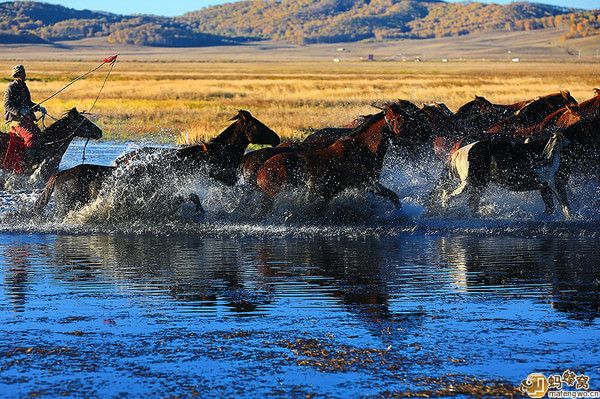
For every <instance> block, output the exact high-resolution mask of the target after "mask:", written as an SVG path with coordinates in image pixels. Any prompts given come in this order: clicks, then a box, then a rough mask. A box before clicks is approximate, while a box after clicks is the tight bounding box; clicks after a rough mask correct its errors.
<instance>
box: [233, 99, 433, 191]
mask: <svg viewBox="0 0 600 399" xmlns="http://www.w3.org/2000/svg"><path fill="white" fill-rule="evenodd" d="M394 104H395V107H396V108H397V109H399V110H401V112H402V113H403V115H404V117H403V123H402V124H401V125H402V131H401V132H400V133H399V134H397V135H394V137H393V144H394V145H395V146H396V147H401V148H404V149H406V150H407V152H408V153H409V154H416V150H414V148H417V147H419V146H420V145H421V144H422V143H423V142H425V141H426V140H427V137H428V136H429V128H428V125H427V122H426V121H424V120H423V118H422V117H421V116H420V115H418V112H419V108H418V107H417V106H416V105H414V104H413V103H411V102H410V101H407V100H398V102H396V103H394ZM373 106H377V107H379V108H381V109H384V107H385V106H381V105H376V104H375V105H373ZM363 117H365V118H366V117H368V118H369V119H367V120H366V121H364V122H363V124H362V125H364V124H365V123H367V122H369V121H372V120H373V118H383V113H381V112H380V113H378V114H375V115H368V116H363ZM362 125H359V126H358V127H356V128H354V129H349V128H324V129H321V130H318V131H316V132H315V133H313V134H311V135H310V136H308V137H307V138H306V139H304V141H302V142H300V143H286V144H282V145H280V146H278V147H275V148H263V149H260V150H257V151H252V152H250V153H248V154H246V155H244V157H243V158H242V163H241V175H242V177H243V180H244V183H246V184H249V185H251V186H253V185H255V184H256V175H257V173H258V170H259V169H260V168H261V167H262V165H263V164H264V163H265V162H266V161H267V160H268V159H270V158H271V157H273V156H275V155H277V154H289V153H293V152H296V151H306V150H314V149H318V148H325V147H327V146H329V145H331V144H333V143H335V142H336V141H337V140H340V139H342V138H344V137H347V136H349V135H351V134H353V132H355V131H356V129H359V128H360V127H361V126H362Z"/></svg>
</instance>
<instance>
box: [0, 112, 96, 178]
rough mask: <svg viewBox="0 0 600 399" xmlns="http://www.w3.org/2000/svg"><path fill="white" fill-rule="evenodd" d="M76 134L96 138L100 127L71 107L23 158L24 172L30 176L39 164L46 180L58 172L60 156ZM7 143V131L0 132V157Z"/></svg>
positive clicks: (49, 127)
mask: <svg viewBox="0 0 600 399" xmlns="http://www.w3.org/2000/svg"><path fill="white" fill-rule="evenodd" d="M75 137H81V138H86V139H93V140H98V139H100V138H101V137H102V130H101V129H100V128H99V127H98V126H96V125H95V124H94V123H92V122H91V121H90V120H89V119H87V118H86V117H85V116H84V114H82V113H80V112H79V111H77V109H76V108H73V109H71V110H69V111H68V112H66V113H65V115H64V116H63V117H62V118H60V119H59V120H58V121H56V122H54V123H53V124H52V125H50V126H48V128H46V129H45V130H44V131H43V132H42V135H41V136H40V143H39V145H37V146H36V148H34V149H33V151H32V154H31V156H30V157H26V158H25V162H26V164H25V165H24V174H27V175H31V174H32V173H33V172H34V171H35V170H37V169H38V168H40V167H42V170H41V177H42V179H43V180H44V181H46V180H47V179H48V178H49V177H50V176H52V175H53V174H54V173H56V172H57V171H58V167H59V165H60V161H61V160H62V157H63V155H64V154H65V152H66V151H67V148H69V145H70V144H71V142H72V141H73V139H74V138H75ZM7 146H8V134H0V156H2V157H3V158H4V154H5V152H6V150H7ZM0 167H1V164H0Z"/></svg>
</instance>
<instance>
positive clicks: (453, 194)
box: [442, 180, 469, 208]
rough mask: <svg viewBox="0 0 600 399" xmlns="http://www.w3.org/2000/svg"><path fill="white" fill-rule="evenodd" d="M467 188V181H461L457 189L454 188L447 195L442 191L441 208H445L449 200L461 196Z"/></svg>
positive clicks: (446, 192)
mask: <svg viewBox="0 0 600 399" xmlns="http://www.w3.org/2000/svg"><path fill="white" fill-rule="evenodd" d="M468 186H469V184H468V183H467V181H466V180H462V181H461V182H460V184H459V185H458V187H456V188H455V189H454V190H453V191H452V192H451V193H448V191H446V190H443V191H442V207H443V208H447V207H448V206H449V205H450V200H452V199H454V198H455V197H457V196H459V195H461V194H462V193H463V191H465V189H466V188H467V187H468Z"/></svg>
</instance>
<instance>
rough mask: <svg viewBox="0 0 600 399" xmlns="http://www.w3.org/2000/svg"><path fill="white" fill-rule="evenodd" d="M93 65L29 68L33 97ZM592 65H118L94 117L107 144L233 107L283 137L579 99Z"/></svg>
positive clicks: (191, 131)
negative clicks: (407, 106)
mask: <svg viewBox="0 0 600 399" xmlns="http://www.w3.org/2000/svg"><path fill="white" fill-rule="evenodd" d="M13 63H14V62H13ZM11 64H12V63H11V62H7V61H2V62H0V70H4V71H9V70H10V66H11ZM93 66H94V64H89V63H84V62H67V63H65V62H40V61H35V62H30V63H29V64H28V65H27V67H28V71H29V78H30V82H29V87H30V89H31V91H32V95H33V97H34V100H40V99H42V98H44V97H46V96H48V95H50V94H51V93H52V92H54V91H55V90H57V89H59V88H60V87H62V86H63V85H64V84H65V83H67V82H68V81H69V79H71V78H73V77H75V76H77V75H78V74H80V73H83V72H85V71H87V70H89V69H91V68H92V67H93ZM598 68H599V67H598V65H597V64H550V63H540V64H514V65H513V64H504V63H455V64H452V63H451V64H441V63H421V64H414V63H397V62H396V63H391V62H388V63H379V62H377V63H366V62H365V63H340V64H334V63H324V62H302V63H300V62H298V63H292V62H290V63H275V62H272V63H182V62H161V63H136V62H122V63H118V64H117V66H116V67H115V70H114V72H113V75H112V77H111V79H110V80H109V81H108V83H107V85H106V88H105V91H104V93H103V95H102V97H101V99H100V101H99V102H98V104H97V105H96V108H95V109H94V113H97V114H98V120H97V122H98V124H99V125H100V126H101V127H102V128H103V129H104V131H105V137H107V138H113V139H131V140H136V139H141V138H152V139H157V140H161V141H178V142H185V141H194V140H206V139H209V138H210V137H213V136H215V135H216V134H218V133H219V132H220V131H221V130H222V129H223V128H224V127H226V126H227V125H228V119H229V118H230V117H231V116H233V115H234V114H235V112H236V110H238V109H247V110H249V111H251V112H252V113H253V114H254V115H255V116H256V117H257V118H259V119H260V120H261V121H263V122H264V123H266V124H267V125H268V126H270V127H271V128H273V130H275V131H276V132H278V133H279V134H280V135H281V136H282V137H284V138H286V139H290V138H299V137H302V136H304V135H305V134H306V132H307V131H308V130H309V129H315V128H320V127H323V126H336V125H340V124H343V123H345V122H348V121H350V120H352V119H354V118H355V117H356V116H357V115H360V114H366V113H372V112H373V108H371V107H370V104H371V103H372V102H374V101H385V100H394V99H397V98H403V99H408V100H410V101H413V102H415V103H418V104H419V103H427V102H433V101H439V102H444V103H446V104H447V105H448V106H449V107H450V108H451V109H454V110H455V109H456V108H458V107H459V106H460V105H462V104H463V103H465V102H467V101H469V100H471V99H472V98H473V96H474V95H475V94H477V95H482V96H485V97H487V98H488V99H490V100H491V101H493V102H496V103H512V102H516V101H520V100H524V99H529V98H534V97H536V96H539V95H543V94H547V93H551V92H555V91H558V90H560V89H567V90H570V91H571V93H572V94H573V95H574V96H575V97H576V98H577V99H578V100H584V99H586V98H589V97H590V96H591V90H592V88H593V87H595V86H598V85H600V82H599V80H598V77H599V75H598V72H599V70H598ZM104 71H106V70H104ZM103 78H104V75H103V71H102V70H101V71H100V72H98V73H97V74H95V75H94V76H93V77H92V78H90V79H87V80H85V81H81V82H78V83H77V84H75V85H74V86H72V87H71V88H69V89H68V91H66V92H65V93H63V94H61V95H60V96H59V97H58V98H56V99H53V100H51V101H50V102H48V103H47V108H48V110H49V111H50V113H51V114H53V115H59V114H60V113H61V112H62V111H63V110H65V109H67V108H70V107H73V106H77V107H78V108H79V109H80V110H81V109H87V108H89V107H90V106H91V104H92V102H93V99H94V97H95V96H96V94H97V92H98V90H99V88H100V85H101V82H102V79H103ZM7 81H8V80H7Z"/></svg>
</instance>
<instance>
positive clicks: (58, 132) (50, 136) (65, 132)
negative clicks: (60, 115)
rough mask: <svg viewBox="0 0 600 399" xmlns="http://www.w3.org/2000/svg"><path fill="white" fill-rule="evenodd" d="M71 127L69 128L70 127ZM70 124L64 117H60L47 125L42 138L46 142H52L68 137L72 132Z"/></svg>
mask: <svg viewBox="0 0 600 399" xmlns="http://www.w3.org/2000/svg"><path fill="white" fill-rule="evenodd" d="M70 127H71V128H70ZM71 130H72V126H71V125H69V124H68V121H66V120H65V119H60V120H58V121H56V122H54V123H53V124H52V125H50V126H48V127H47V128H46V130H44V136H43V137H44V139H45V141H46V142H53V141H56V140H62V139H66V138H68V137H69V136H70V135H71V133H72V131H71Z"/></svg>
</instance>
